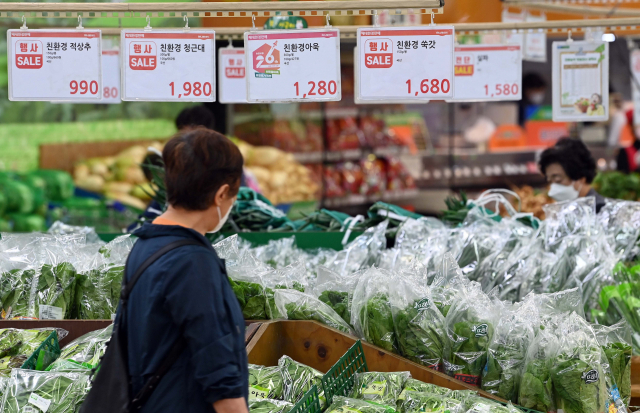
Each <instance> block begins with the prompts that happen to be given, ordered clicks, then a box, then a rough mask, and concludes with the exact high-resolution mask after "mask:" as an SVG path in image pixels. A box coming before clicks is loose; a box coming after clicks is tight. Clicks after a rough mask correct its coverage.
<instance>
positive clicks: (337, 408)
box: [327, 396, 395, 413]
mask: <svg viewBox="0 0 640 413" xmlns="http://www.w3.org/2000/svg"><path fill="white" fill-rule="evenodd" d="M394 411H395V410H393V409H390V408H389V407H387V406H381V405H378V404H373V403H369V402H366V401H364V400H358V399H352V398H349V397H342V396H334V397H333V402H332V403H331V406H329V408H328V409H327V412H329V413H334V412H335V413H356V412H360V413H392V412H394Z"/></svg>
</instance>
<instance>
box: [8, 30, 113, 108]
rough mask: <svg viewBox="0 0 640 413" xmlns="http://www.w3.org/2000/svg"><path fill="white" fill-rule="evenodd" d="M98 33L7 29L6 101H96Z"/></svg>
mask: <svg viewBox="0 0 640 413" xmlns="http://www.w3.org/2000/svg"><path fill="white" fill-rule="evenodd" d="M101 42H102V40H101V32H100V31H99V30H73V31H72V30H9V31H8V32H7V43H8V48H7V57H8V60H9V62H8V66H9V99H10V100H45V101H98V100H100V98H101V94H100V90H101V84H102V68H101V57H102V55H101V53H102V52H101Z"/></svg>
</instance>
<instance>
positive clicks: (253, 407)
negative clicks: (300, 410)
mask: <svg viewBox="0 0 640 413" xmlns="http://www.w3.org/2000/svg"><path fill="white" fill-rule="evenodd" d="M291 409H293V404H291V403H289V402H285V401H282V400H272V399H262V398H258V399H251V398H250V399H249V411H250V412H251V413H288V412H289V411H290V410H291Z"/></svg>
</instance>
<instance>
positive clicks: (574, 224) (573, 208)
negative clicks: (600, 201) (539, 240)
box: [542, 197, 596, 251]
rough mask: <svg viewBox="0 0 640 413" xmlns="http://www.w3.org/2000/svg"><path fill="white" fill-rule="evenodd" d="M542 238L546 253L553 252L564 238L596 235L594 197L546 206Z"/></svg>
mask: <svg viewBox="0 0 640 413" xmlns="http://www.w3.org/2000/svg"><path fill="white" fill-rule="evenodd" d="M542 209H544V212H545V215H546V219H545V225H544V237H545V241H546V246H547V250H548V251H555V249H556V248H558V247H559V246H560V245H562V244H563V243H564V241H565V238H567V237H569V236H572V235H578V236H584V235H591V234H595V233H596V202H595V198H594V197H583V198H579V199H576V200H574V201H564V202H555V203H553V204H547V205H545V206H544V207H543V208H542Z"/></svg>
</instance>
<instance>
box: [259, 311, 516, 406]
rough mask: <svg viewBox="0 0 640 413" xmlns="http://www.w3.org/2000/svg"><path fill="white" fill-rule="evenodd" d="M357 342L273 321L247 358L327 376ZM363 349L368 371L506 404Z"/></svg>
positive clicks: (316, 326) (308, 324)
mask: <svg viewBox="0 0 640 413" xmlns="http://www.w3.org/2000/svg"><path fill="white" fill-rule="evenodd" d="M356 341H358V339H357V338H356V337H353V336H350V335H347V334H344V333H341V332H340V331H338V330H335V329H332V328H330V327H327V326H325V325H322V324H320V323H318V322H315V321H272V322H266V323H264V324H262V325H261V326H260V328H259V329H258V331H257V333H256V334H255V336H254V337H253V339H252V340H251V342H250V343H249V345H248V346H247V355H248V358H249V363H251V364H258V365H263V366H276V365H277V364H278V359H280V357H282V356H283V355H287V356H289V357H291V358H292V359H294V360H296V361H298V362H300V363H304V364H306V365H308V366H310V367H313V368H314V369H316V370H318V371H320V372H322V373H326V372H327V371H329V369H330V368H331V367H332V366H333V365H334V364H335V363H337V362H338V360H339V359H340V357H342V356H343V355H344V354H345V353H346V352H347V350H349V349H350V348H351V346H353V345H354V344H355V342H356ZM362 346H363V349H364V355H365V358H366V360H367V366H368V367H369V371H381V372H393V371H409V372H411V376H412V377H413V378H414V379H418V380H420V381H423V382H425V383H433V384H435V385H438V386H442V387H446V388H449V389H452V390H474V391H478V392H479V394H480V395H481V396H484V397H487V398H490V399H494V400H497V401H500V402H505V400H503V399H500V398H498V397H495V396H493V395H491V394H489V393H487V392H484V391H482V390H480V389H478V388H477V387H472V386H470V385H468V384H466V383H463V382H461V381H459V380H456V379H454V378H453V377H450V376H447V375H446V374H444V373H440V372H437V371H435V370H432V369H429V368H427V367H425V366H421V365H419V364H416V363H413V362H411V361H409V360H407V359H405V358H403V357H401V356H399V355H396V354H393V353H390V352H388V351H386V350H383V349H382V348H380V347H376V346H373V345H371V344H369V343H366V342H362Z"/></svg>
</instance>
